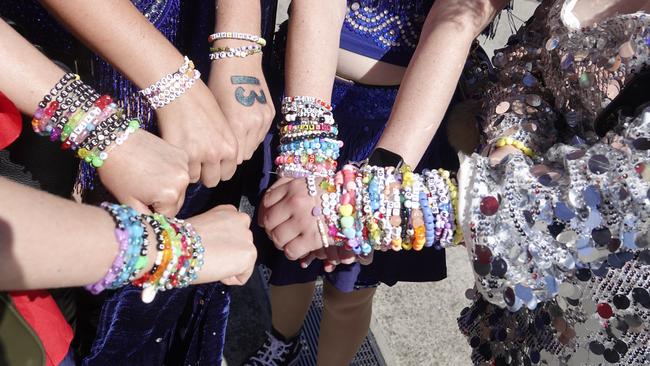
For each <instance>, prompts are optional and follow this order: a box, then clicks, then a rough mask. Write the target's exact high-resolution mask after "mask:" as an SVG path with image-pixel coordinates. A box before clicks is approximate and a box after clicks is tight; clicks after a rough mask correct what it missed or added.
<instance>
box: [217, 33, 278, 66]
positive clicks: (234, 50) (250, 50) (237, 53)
mask: <svg viewBox="0 0 650 366" xmlns="http://www.w3.org/2000/svg"><path fill="white" fill-rule="evenodd" d="M222 39H235V40H239V41H247V42H251V43H252V44H251V45H248V46H241V47H211V48H210V60H213V61H214V60H220V59H225V58H233V57H240V58H244V57H248V56H251V55H254V54H256V53H262V47H264V46H266V40H265V39H264V38H262V37H260V36H256V35H252V34H247V33H239V32H218V33H214V34H211V35H210V36H209V37H208V43H210V44H212V43H213V42H216V41H218V40H222Z"/></svg>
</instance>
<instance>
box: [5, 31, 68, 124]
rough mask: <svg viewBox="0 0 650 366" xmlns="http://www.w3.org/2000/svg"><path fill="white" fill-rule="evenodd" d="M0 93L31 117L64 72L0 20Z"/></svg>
mask: <svg viewBox="0 0 650 366" xmlns="http://www.w3.org/2000/svg"><path fill="white" fill-rule="evenodd" d="M0 49H2V50H3V52H0V69H2V72H0V90H2V92H3V93H4V94H5V95H6V96H7V97H8V98H9V99H10V100H12V101H13V102H14V103H15V104H16V106H17V107H18V109H20V111H21V112H23V113H25V114H29V115H31V114H32V113H34V111H35V110H36V108H37V107H38V103H39V102H40V101H41V98H43V95H45V94H47V93H48V91H49V90H50V88H52V85H54V84H56V82H57V81H58V80H59V79H61V77H62V76H63V74H64V72H63V70H61V69H60V68H59V67H58V66H56V65H55V64H54V63H53V62H51V61H50V60H49V59H48V58H47V57H45V55H43V54H42V53H40V52H39V51H38V50H37V49H36V48H35V47H34V46H32V45H31V44H30V43H29V42H27V40H25V39H24V38H23V37H21V36H20V34H18V33H17V32H16V31H15V30H14V29H13V28H11V27H10V26H9V25H8V24H7V23H5V22H4V21H2V20H0Z"/></svg>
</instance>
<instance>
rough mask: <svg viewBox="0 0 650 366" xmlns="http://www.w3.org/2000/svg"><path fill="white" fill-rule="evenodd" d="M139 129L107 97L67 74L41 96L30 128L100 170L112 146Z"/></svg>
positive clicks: (119, 143) (133, 120)
mask: <svg viewBox="0 0 650 366" xmlns="http://www.w3.org/2000/svg"><path fill="white" fill-rule="evenodd" d="M139 127H140V122H139V121H138V120H137V119H128V118H127V117H126V116H125V115H124V113H123V112H122V109H120V108H119V107H118V106H117V104H116V103H115V102H114V101H113V100H112V98H111V97H110V96H108V95H102V96H100V95H99V94H97V93H96V92H95V91H94V90H93V89H92V88H91V87H90V86H88V85H86V84H84V83H83V82H82V81H81V80H80V78H79V75H76V74H72V73H68V74H65V75H64V76H63V77H62V78H61V80H59V82H57V83H56V84H55V85H54V87H53V88H52V90H50V92H49V93H48V94H47V95H45V96H44V97H43V100H42V101H41V102H40V103H39V105H38V108H37V109H36V111H35V112H34V118H33V119H32V128H33V129H34V132H36V133H38V134H39V135H42V136H49V138H50V140H51V141H53V142H54V141H60V142H61V149H62V150H72V151H76V153H77V156H78V157H79V158H81V159H83V160H85V161H86V162H87V163H89V164H90V165H91V166H93V167H94V168H100V167H101V166H103V165H104V161H105V160H106V159H107V158H108V152H109V151H110V150H112V149H113V148H114V147H115V145H121V144H123V143H124V141H126V139H128V137H129V136H130V135H131V134H132V133H134V132H135V131H136V130H137V129H138V128H139Z"/></svg>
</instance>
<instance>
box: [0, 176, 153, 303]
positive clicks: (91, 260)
mask: <svg viewBox="0 0 650 366" xmlns="http://www.w3.org/2000/svg"><path fill="white" fill-rule="evenodd" d="M0 192H1V193H0V272H1V273H2V276H0V289H2V290H9V289H34V288H53V287H69V286H81V285H87V284H89V283H91V282H93V281H96V280H97V279H99V278H101V277H102V276H103V275H104V274H105V273H106V270H107V269H108V268H109V267H110V265H111V263H112V261H113V258H114V257H115V255H116V254H117V243H116V241H115V237H114V235H113V229H114V228H115V226H114V224H113V222H112V219H111V217H110V216H109V215H108V214H107V213H106V212H104V211H103V210H102V209H100V208H96V207H92V206H86V205H79V204H75V203H74V202H72V201H68V200H64V199H61V198H58V197H55V196H52V195H49V194H47V193H44V192H40V191H37V190H34V189H31V188H27V187H25V186H22V185H20V184H17V183H14V182H11V181H9V180H6V179H4V178H0ZM27 207H29V209H26V208H27ZM150 252H152V253H151V254H153V252H155V251H154V250H152V251H150ZM150 262H151V260H150Z"/></svg>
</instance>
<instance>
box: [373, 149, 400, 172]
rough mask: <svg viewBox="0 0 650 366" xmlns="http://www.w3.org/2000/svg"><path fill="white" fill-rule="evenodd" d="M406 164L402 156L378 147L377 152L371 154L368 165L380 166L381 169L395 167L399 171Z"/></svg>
mask: <svg viewBox="0 0 650 366" xmlns="http://www.w3.org/2000/svg"><path fill="white" fill-rule="evenodd" d="M403 164H404V159H402V157H401V156H399V155H398V154H395V153H394V152H392V151H389V150H386V149H382V148H381V147H378V148H376V149H375V151H373V152H372V154H370V157H369V158H368V165H372V166H380V167H388V166H392V167H395V168H396V169H399V168H401V167H402V165H403Z"/></svg>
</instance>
